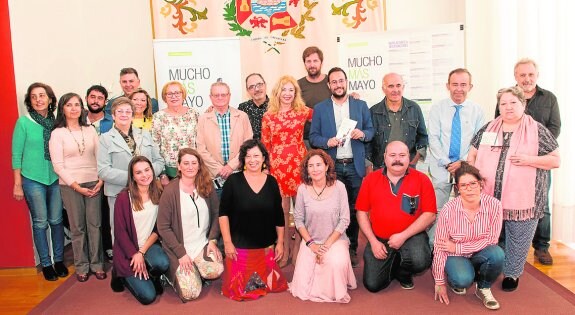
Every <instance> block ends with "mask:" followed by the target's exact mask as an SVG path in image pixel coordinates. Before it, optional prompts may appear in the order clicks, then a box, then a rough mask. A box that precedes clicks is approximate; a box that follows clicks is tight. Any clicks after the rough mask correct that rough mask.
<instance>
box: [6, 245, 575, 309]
mask: <svg viewBox="0 0 575 315" xmlns="http://www.w3.org/2000/svg"><path fill="white" fill-rule="evenodd" d="M549 252H550V253H551V254H552V256H553V259H554V263H553V265H552V266H543V265H541V264H539V263H536V262H535V258H534V257H533V250H531V253H530V254H529V257H528V258H527V262H529V263H530V264H532V265H534V266H535V267H537V269H539V270H541V271H542V272H543V273H545V274H546V275H548V276H549V277H551V278H552V279H554V280H555V281H557V282H559V283H560V284H561V285H563V286H564V287H566V288H567V289H569V290H570V291H571V292H574V293H575V268H574V266H575V250H574V249H571V248H569V247H567V246H565V245H563V244H561V243H558V242H552V243H551V248H550V249H549ZM74 276H75V274H74V267H70V276H68V277H74ZM66 279H67V278H64V279H59V280H58V281H45V280H44V277H43V276H42V273H38V272H37V270H36V268H20V269H0V284H1V285H0V314H26V313H28V312H29V311H30V310H31V309H32V308H34V306H36V305H37V304H38V303H40V301H42V300H43V299H44V298H46V297H47V296H48V295H49V294H50V293H51V292H52V291H54V290H55V289H56V288H57V287H58V286H59V285H61V284H62V283H64V281H66ZM104 281H106V282H109V280H108V279H107V280H104Z"/></svg>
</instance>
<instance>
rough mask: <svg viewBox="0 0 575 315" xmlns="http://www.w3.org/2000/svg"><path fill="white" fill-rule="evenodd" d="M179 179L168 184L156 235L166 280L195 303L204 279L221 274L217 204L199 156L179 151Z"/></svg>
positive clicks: (206, 170) (185, 300)
mask: <svg viewBox="0 0 575 315" xmlns="http://www.w3.org/2000/svg"><path fill="white" fill-rule="evenodd" d="M177 161H178V178H176V179H174V180H173V181H171V182H170V183H169V185H168V186H166V188H165V189H164V192H163V193H162V198H161V199H160V210H159V211H160V212H159V213H158V223H157V224H158V232H159V233H160V237H161V238H162V245H163V247H164V250H165V251H166V254H167V255H168V258H169V259H170V268H169V272H168V278H169V280H170V283H171V284H172V285H173V287H174V290H176V293H177V294H178V296H179V297H180V299H181V300H182V302H188V301H191V300H194V299H197V298H198V297H199V296H200V293H201V291H202V282H203V280H204V279H206V280H212V279H216V278H218V277H219V276H220V275H221V274H222V272H223V271H224V265H223V263H222V253H221V252H220V250H219V249H218V247H217V239H218V237H219V235H220V226H219V224H218V209H219V204H220V203H219V200H218V197H217V195H216V191H215V189H214V186H213V184H212V181H211V177H210V173H209V171H208V168H207V166H206V165H205V163H204V162H203V160H202V157H201V156H200V154H199V153H198V152H197V151H196V150H194V149H190V148H184V149H181V150H180V151H179V153H178V157H177Z"/></svg>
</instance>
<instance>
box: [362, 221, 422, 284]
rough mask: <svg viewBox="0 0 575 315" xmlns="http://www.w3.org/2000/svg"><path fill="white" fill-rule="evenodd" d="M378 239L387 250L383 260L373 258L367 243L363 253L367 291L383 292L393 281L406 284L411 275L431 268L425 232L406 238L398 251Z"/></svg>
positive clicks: (369, 245) (364, 278) (385, 241)
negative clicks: (396, 280)
mask: <svg viewBox="0 0 575 315" xmlns="http://www.w3.org/2000/svg"><path fill="white" fill-rule="evenodd" d="M378 239H379V241H380V242H382V243H383V244H385V248H386V249H387V257H386V258H385V259H377V258H375V256H373V251H372V250H371V244H370V243H367V245H366V246H365V251H364V252H363V261H364V269H363V285H364V286H365V288H366V289H367V290H368V291H370V292H378V291H380V290H383V289H385V288H387V286H389V284H390V283H391V281H392V280H393V279H398V280H399V281H400V282H407V281H409V280H410V279H411V277H412V275H413V274H416V273H420V272H423V271H424V270H425V269H427V268H429V266H431V249H430V248H429V239H428V237H427V233H426V232H425V231H423V232H420V233H418V234H415V235H414V236H412V237H410V238H408V239H407V240H406V241H405V243H403V246H401V248H400V249H399V250H397V249H393V248H391V247H389V245H387V240H383V239H380V238H378Z"/></svg>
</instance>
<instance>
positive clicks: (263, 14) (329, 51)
mask: <svg viewBox="0 0 575 315" xmlns="http://www.w3.org/2000/svg"><path fill="white" fill-rule="evenodd" d="M382 2H383V1H382V0H347V1H342V0H339V1H327V0H326V1H323V0H322V1H313V0H231V1H207V0H195V1H194V0H151V3H152V15H153V27H154V36H155V39H173V38H220V37H230V36H235V37H237V38H239V39H240V47H239V49H238V50H236V51H235V53H236V54H238V56H239V58H240V60H241V78H242V82H241V85H242V87H241V90H239V91H233V92H235V93H238V92H239V93H245V87H244V84H243V79H244V78H245V77H246V76H247V75H248V74H250V73H253V72H259V73H261V74H262V75H263V76H264V78H265V80H266V81H267V83H268V84H267V86H268V92H270V91H271V88H272V87H273V84H274V83H275V81H276V80H277V78H279V77H280V76H281V75H284V74H291V75H293V76H294V77H296V78H299V77H302V76H304V75H305V74H306V72H305V68H304V66H303V62H302V59H301V53H302V51H303V50H304V49H305V48H306V47H308V46H318V47H319V48H320V49H322V50H323V52H324V65H323V69H322V70H323V72H324V73H325V72H327V71H328V70H329V69H330V68H331V67H334V66H340V65H339V64H338V63H337V62H338V60H339V59H338V56H337V53H338V50H337V35H338V34H343V33H359V32H372V31H383V14H382V13H383V9H382ZM244 97H245V96H244Z"/></svg>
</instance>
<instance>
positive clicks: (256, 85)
mask: <svg viewBox="0 0 575 315" xmlns="http://www.w3.org/2000/svg"><path fill="white" fill-rule="evenodd" d="M264 84H265V83H263V82H260V83H256V84H252V85H250V86H248V90H249V91H253V90H255V89H258V90H259V89H261V88H262V87H264Z"/></svg>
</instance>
